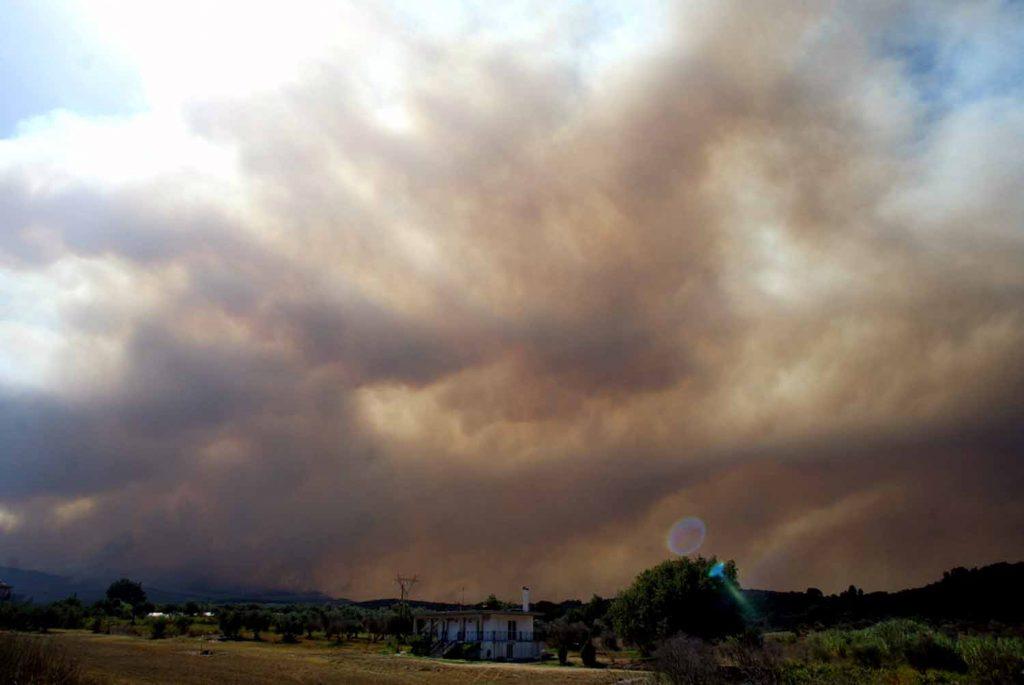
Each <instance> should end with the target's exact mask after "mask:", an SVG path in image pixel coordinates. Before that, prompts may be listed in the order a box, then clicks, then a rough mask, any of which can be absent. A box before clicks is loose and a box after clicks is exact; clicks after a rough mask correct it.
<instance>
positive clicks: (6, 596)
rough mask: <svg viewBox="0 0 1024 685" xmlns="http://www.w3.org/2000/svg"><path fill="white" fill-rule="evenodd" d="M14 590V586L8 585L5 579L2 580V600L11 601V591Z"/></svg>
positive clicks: (0, 592)
mask: <svg viewBox="0 0 1024 685" xmlns="http://www.w3.org/2000/svg"><path fill="white" fill-rule="evenodd" d="M13 590H14V588H13V587H11V586H10V585H8V584H7V583H5V582H4V581H2V580H0V602H9V601H11V593H12V592H13Z"/></svg>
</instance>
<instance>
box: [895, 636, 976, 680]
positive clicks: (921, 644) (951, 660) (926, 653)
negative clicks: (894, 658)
mask: <svg viewBox="0 0 1024 685" xmlns="http://www.w3.org/2000/svg"><path fill="white" fill-rule="evenodd" d="M903 655H904V658H906V660H907V663H909V664H910V665H911V666H913V667H914V668H916V669H918V670H919V671H927V670H928V669H930V668H934V669H937V670H940V671H954V672H957V673H963V672H964V671H966V670H967V663H966V662H965V661H964V659H963V657H961V656H960V654H959V653H958V652H957V649H956V644H955V643H954V642H953V641H952V640H950V639H949V638H948V637H946V636H945V635H942V634H941V633H925V634H923V635H920V636H918V637H917V639H915V640H913V641H912V642H910V643H909V644H907V645H906V646H905V647H904V650H903Z"/></svg>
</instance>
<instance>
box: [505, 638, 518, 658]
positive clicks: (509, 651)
mask: <svg viewBox="0 0 1024 685" xmlns="http://www.w3.org/2000/svg"><path fill="white" fill-rule="evenodd" d="M515 646H516V643H514V642H506V643H505V658H506V659H511V658H512V655H513V654H514V651H513V648H514V647H515Z"/></svg>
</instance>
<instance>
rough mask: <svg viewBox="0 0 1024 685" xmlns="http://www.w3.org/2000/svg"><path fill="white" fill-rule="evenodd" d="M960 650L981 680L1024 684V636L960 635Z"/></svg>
mask: <svg viewBox="0 0 1024 685" xmlns="http://www.w3.org/2000/svg"><path fill="white" fill-rule="evenodd" d="M957 651H958V652H959V654H960V656H961V658H963V660H964V662H965V663H966V664H967V667H968V669H969V670H970V674H971V678H972V679H973V680H975V681H976V682H978V683H985V684H986V685H987V684H989V683H991V684H992V685H994V684H995V683H1018V684H1020V683H1024V639H1021V638H1014V637H991V636H984V637H961V638H960V640H959V641H958V643H957Z"/></svg>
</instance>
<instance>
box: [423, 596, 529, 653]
mask: <svg viewBox="0 0 1024 685" xmlns="http://www.w3.org/2000/svg"><path fill="white" fill-rule="evenodd" d="M536 616H540V614H539V613H537V612H533V611H530V589H529V588H527V587H524V588H523V606H522V608H521V609H466V610H459V611H432V612H427V613H424V614H420V615H418V616H417V617H416V625H415V629H416V632H417V633H418V634H421V635H429V636H431V638H432V639H433V640H434V644H433V646H432V648H431V654H432V655H433V656H444V655H445V654H447V653H448V652H449V650H451V649H452V648H453V647H454V646H455V645H460V644H461V645H463V646H465V645H477V644H479V650H480V654H479V656H480V658H481V659H485V660H490V661H496V660H497V661H529V660H533V659H539V658H540V655H541V652H542V651H543V650H544V641H543V636H541V635H540V634H539V633H536V632H534V625H533V619H534V617H536Z"/></svg>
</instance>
